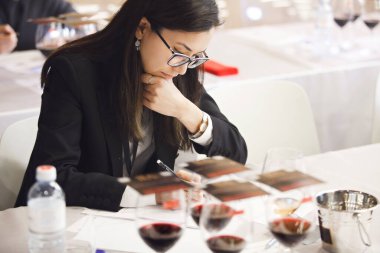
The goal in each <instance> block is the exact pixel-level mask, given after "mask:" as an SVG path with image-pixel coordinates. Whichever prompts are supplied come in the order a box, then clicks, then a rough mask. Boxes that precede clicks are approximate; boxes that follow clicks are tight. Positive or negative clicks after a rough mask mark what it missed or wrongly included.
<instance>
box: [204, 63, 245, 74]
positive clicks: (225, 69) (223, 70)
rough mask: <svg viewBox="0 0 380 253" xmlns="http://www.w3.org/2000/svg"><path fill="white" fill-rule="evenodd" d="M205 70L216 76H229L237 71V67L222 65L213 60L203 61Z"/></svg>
mask: <svg viewBox="0 0 380 253" xmlns="http://www.w3.org/2000/svg"><path fill="white" fill-rule="evenodd" d="M205 71H206V72H208V73H211V74H213V75H217V76H229V75H236V74H238V73H239V70H238V68H236V67H232V66H228V65H224V64H222V63H220V62H216V61H213V60H209V61H207V62H205Z"/></svg>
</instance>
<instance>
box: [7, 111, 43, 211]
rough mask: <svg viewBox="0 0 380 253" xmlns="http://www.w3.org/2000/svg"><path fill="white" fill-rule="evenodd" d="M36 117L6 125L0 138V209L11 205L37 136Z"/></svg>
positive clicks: (14, 199)
mask: <svg viewBox="0 0 380 253" xmlns="http://www.w3.org/2000/svg"><path fill="white" fill-rule="evenodd" d="M37 125H38V117H37V116H35V117H31V118H27V119H23V120H20V121H17V122H15V123H13V124H11V125H10V126H8V127H7V128H6V129H5V131H4V133H3V135H2V137H1V139H0V211H1V210H5V209H7V208H11V207H13V205H14V203H15V201H16V198H17V195H18V192H19V190H20V187H21V182H22V179H23V177H24V173H25V170H26V168H27V166H28V162H29V158H30V155H31V153H32V150H33V147H34V143H35V141H36V137H37V129H38V126H37Z"/></svg>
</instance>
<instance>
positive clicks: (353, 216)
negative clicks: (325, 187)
mask: <svg viewBox="0 0 380 253" xmlns="http://www.w3.org/2000/svg"><path fill="white" fill-rule="evenodd" d="M316 201H317V205H318V218H319V228H320V232H321V239H322V247H323V248H324V249H325V250H327V251H328V252H333V253H338V252H339V253H340V252H344V253H350V252H353V253H359V252H364V251H365V250H366V248H367V247H369V246H371V238H370V235H369V225H370V222H371V219H372V213H373V210H374V209H375V208H376V207H377V205H378V200H377V199H376V198H375V197H374V196H372V195H370V194H368V193H365V192H360V191H353V190H336V191H328V192H322V193H319V194H318V195H317V198H316Z"/></svg>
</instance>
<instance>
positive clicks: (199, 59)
mask: <svg viewBox="0 0 380 253" xmlns="http://www.w3.org/2000/svg"><path fill="white" fill-rule="evenodd" d="M153 31H154V32H155V33H156V34H157V35H158V37H159V38H160V39H161V41H162V42H163V43H164V44H165V46H166V47H167V48H168V49H169V50H170V51H171V52H172V56H170V57H169V59H168V61H167V64H168V65H169V66H171V67H179V66H182V65H185V64H188V65H187V68H189V69H194V68H196V67H198V66H200V65H202V64H203V63H205V62H206V61H208V60H209V59H210V58H209V57H208V55H207V54H206V52H205V51H203V52H202V53H203V54H204V55H205V57H196V56H191V57H190V56H187V55H185V54H181V53H178V52H176V51H174V50H173V49H172V48H171V47H170V46H169V44H168V43H167V42H166V40H165V39H164V37H162V35H161V34H160V32H159V31H158V30H157V29H153ZM177 56H180V57H184V58H187V59H188V60H187V61H184V62H180V63H178V64H172V63H170V61H171V60H172V59H173V58H174V57H177ZM199 62H200V63H199ZM197 63H198V64H197Z"/></svg>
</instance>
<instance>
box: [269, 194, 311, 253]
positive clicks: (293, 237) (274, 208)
mask: <svg viewBox="0 0 380 253" xmlns="http://www.w3.org/2000/svg"><path fill="white" fill-rule="evenodd" d="M287 194H289V193H287ZM289 196H291V194H290V195H289ZM289 196H288V197H284V193H279V194H273V195H272V196H270V197H269V198H268V201H267V204H266V217H267V223H268V229H269V231H270V232H271V233H272V235H273V236H274V238H276V240H277V241H278V242H279V243H280V244H281V245H282V249H278V250H279V251H278V252H291V253H295V252H296V251H295V250H294V249H293V248H294V247H295V246H297V245H298V244H299V243H300V242H301V241H302V240H303V239H305V238H306V236H307V235H308V233H309V232H311V231H313V230H314V219H312V218H311V217H310V216H304V217H302V216H300V215H297V214H296V213H295V212H294V211H295V210H296V209H297V208H298V206H299V204H300V202H298V201H297V199H299V198H298V197H289Z"/></svg>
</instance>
